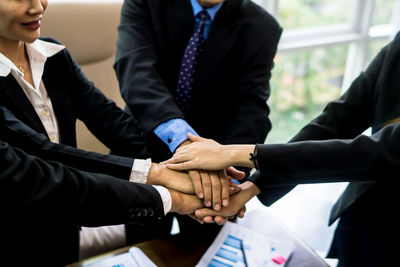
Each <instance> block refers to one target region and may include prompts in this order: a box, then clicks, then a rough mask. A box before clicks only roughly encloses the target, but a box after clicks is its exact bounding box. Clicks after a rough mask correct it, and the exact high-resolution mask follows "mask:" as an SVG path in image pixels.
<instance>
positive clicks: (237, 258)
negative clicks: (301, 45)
mask: <svg viewBox="0 0 400 267" xmlns="http://www.w3.org/2000/svg"><path fill="white" fill-rule="evenodd" d="M294 248H295V244H294V242H293V241H292V240H287V239H280V238H276V237H271V236H267V235H264V234H261V233H258V232H255V231H252V230H250V229H248V228H246V227H244V226H242V225H239V224H236V223H232V222H227V223H226V224H225V225H224V227H222V229H221V231H220V232H219V234H218V235H217V237H216V238H215V240H214V242H213V243H212V244H211V246H210V247H209V248H208V250H207V251H206V253H205V254H204V255H203V257H202V258H201V259H200V261H199V262H198V264H197V265H196V267H205V266H207V267H229V266H232V267H253V266H254V267H273V266H275V267H276V266H284V265H285V262H286V261H287V259H288V258H289V256H290V254H291V253H292V252H293V250H294Z"/></svg>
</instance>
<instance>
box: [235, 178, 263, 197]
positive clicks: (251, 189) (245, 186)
mask: <svg viewBox="0 0 400 267" xmlns="http://www.w3.org/2000/svg"><path fill="white" fill-rule="evenodd" d="M239 186H240V188H241V189H242V191H244V192H245V194H246V196H247V199H251V198H252V197H254V196H256V195H258V194H259V193H260V192H261V191H260V189H259V188H258V187H257V186H256V185H255V184H254V183H253V182H251V181H245V182H244V183H242V184H240V185H239Z"/></svg>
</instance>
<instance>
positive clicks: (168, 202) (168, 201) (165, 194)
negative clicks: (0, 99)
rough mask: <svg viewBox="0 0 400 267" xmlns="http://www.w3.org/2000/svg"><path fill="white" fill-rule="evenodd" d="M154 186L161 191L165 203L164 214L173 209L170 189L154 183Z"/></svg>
mask: <svg viewBox="0 0 400 267" xmlns="http://www.w3.org/2000/svg"><path fill="white" fill-rule="evenodd" d="M153 187H154V188H155V189H156V190H157V191H158V193H160V196H161V200H162V202H163V205H164V215H167V213H168V212H169V211H170V210H171V207H172V198H171V194H170V193H169V191H168V189H167V188H165V187H164V186H161V185H153Z"/></svg>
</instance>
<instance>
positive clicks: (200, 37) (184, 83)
mask: <svg viewBox="0 0 400 267" xmlns="http://www.w3.org/2000/svg"><path fill="white" fill-rule="evenodd" d="M196 17H198V18H199V19H200V22H199V26H198V28H197V30H196V32H195V33H194V34H193V35H192V37H191V38H190V40H189V43H188V45H187V46H186V49H185V53H184V54H183V57H182V61H181V67H180V69H179V76H178V83H177V85H176V95H175V100H176V103H177V104H178V106H179V107H180V108H181V110H182V111H185V109H186V107H187V104H188V101H189V98H190V92H191V90H192V83H193V78H194V72H195V68H196V64H197V60H198V56H199V55H200V54H201V52H202V48H203V44H204V25H205V24H206V22H207V20H208V19H209V15H208V13H207V11H206V10H202V11H201V12H199V13H198V14H197V15H196Z"/></svg>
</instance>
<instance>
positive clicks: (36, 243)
mask: <svg viewBox="0 0 400 267" xmlns="http://www.w3.org/2000/svg"><path fill="white" fill-rule="evenodd" d="M0 207H1V212H2V219H1V222H0V234H1V242H2V244H3V245H2V253H1V255H2V257H1V258H2V262H4V263H12V264H13V265H16V266H63V265H65V264H67V263H71V262H73V261H77V260H78V253H79V241H78V240H79V239H78V238H79V235H78V231H77V229H78V227H79V226H100V225H108V224H121V223H125V222H136V223H143V222H144V220H148V219H155V218H158V217H162V216H163V215H164V210H163V204H162V200H161V198H160V195H159V194H158V192H157V190H156V189H154V188H153V187H152V186H149V185H142V184H136V183H131V182H128V181H124V180H121V179H116V178H114V177H111V176H107V175H103V174H94V173H86V172H80V171H78V170H76V169H73V168H69V167H65V166H64V165H62V164H59V163H56V162H45V161H42V160H41V159H39V158H36V157H34V156H31V155H28V154H26V153H25V152H23V151H22V150H20V149H14V148H12V147H10V146H9V145H8V144H7V143H4V142H2V141H0Z"/></svg>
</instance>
